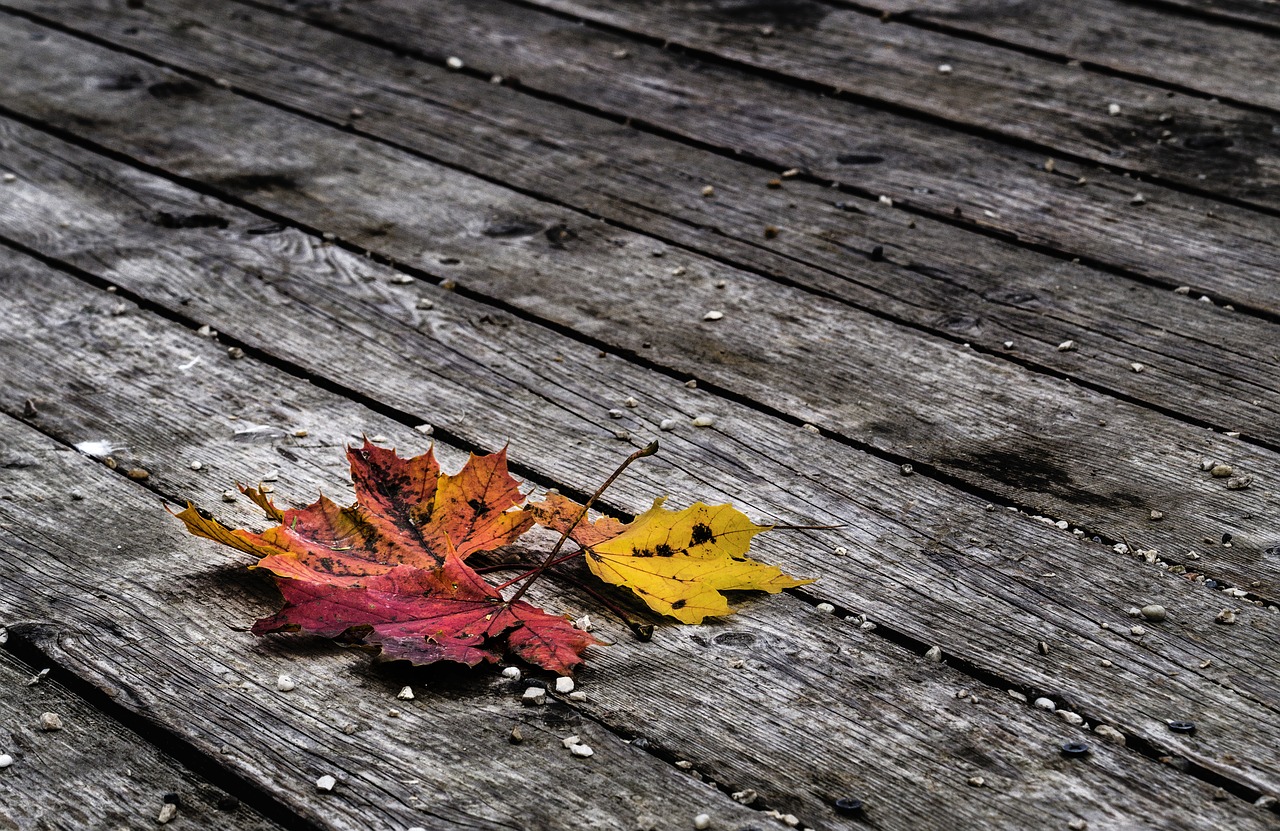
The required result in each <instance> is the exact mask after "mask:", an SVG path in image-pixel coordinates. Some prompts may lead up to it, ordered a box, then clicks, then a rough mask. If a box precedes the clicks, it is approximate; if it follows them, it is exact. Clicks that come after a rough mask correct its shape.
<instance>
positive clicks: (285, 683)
mask: <svg viewBox="0 0 1280 831" xmlns="http://www.w3.org/2000/svg"><path fill="white" fill-rule="evenodd" d="M297 688H298V682H297V681H294V680H293V677H292V676H290V675H281V676H279V677H278V678H276V689H277V690H279V691H280V692H289V691H291V690H295V689H297Z"/></svg>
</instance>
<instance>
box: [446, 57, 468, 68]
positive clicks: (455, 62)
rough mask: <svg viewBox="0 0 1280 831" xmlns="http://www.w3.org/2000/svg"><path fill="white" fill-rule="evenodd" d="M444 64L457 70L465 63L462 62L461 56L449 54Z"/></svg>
mask: <svg viewBox="0 0 1280 831" xmlns="http://www.w3.org/2000/svg"><path fill="white" fill-rule="evenodd" d="M444 65H445V66H447V67H449V68H450V69H453V70H458V69H462V67H463V66H464V65H465V64H463V63H462V58H458V57H454V56H452V55H451V56H449V58H448V59H447V60H446V61H445V62H444Z"/></svg>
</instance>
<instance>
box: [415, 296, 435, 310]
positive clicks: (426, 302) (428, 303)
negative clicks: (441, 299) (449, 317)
mask: <svg viewBox="0 0 1280 831" xmlns="http://www.w3.org/2000/svg"><path fill="white" fill-rule="evenodd" d="M413 305H414V307H415V308H418V309H422V310H423V311H427V310H429V309H434V308H435V307H436V302H435V301H434V300H432V299H431V298H430V297H419V298H418V301H417V302H416V303H414V304H413Z"/></svg>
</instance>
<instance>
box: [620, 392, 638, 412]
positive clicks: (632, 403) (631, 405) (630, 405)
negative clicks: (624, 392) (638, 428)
mask: <svg viewBox="0 0 1280 831" xmlns="http://www.w3.org/2000/svg"><path fill="white" fill-rule="evenodd" d="M622 405H623V406H624V407H626V408H627V409H630V410H634V409H635V408H636V407H639V406H640V402H639V401H637V400H636V399H635V398H633V397H632V396H630V395H628V396H627V400H626V401H623V402H622Z"/></svg>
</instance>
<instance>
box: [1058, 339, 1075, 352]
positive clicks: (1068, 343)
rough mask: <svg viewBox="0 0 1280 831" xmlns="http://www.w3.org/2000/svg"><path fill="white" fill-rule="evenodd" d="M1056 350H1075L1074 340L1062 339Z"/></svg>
mask: <svg viewBox="0 0 1280 831" xmlns="http://www.w3.org/2000/svg"><path fill="white" fill-rule="evenodd" d="M1058 351H1059V352H1075V351H1076V342H1075V341H1073V340H1064V341H1063V342H1062V343H1060V344H1058Z"/></svg>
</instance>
